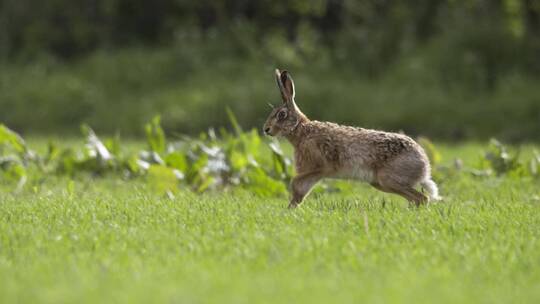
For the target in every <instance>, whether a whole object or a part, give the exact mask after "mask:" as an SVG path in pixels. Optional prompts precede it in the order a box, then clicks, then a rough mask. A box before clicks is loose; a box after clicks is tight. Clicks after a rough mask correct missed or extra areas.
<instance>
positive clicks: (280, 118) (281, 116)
mask: <svg viewBox="0 0 540 304" xmlns="http://www.w3.org/2000/svg"><path fill="white" fill-rule="evenodd" d="M285 117H287V112H286V111H281V112H279V113H278V115H277V118H278V119H279V120H283V119H285Z"/></svg>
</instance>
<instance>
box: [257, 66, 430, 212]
mask: <svg viewBox="0 0 540 304" xmlns="http://www.w3.org/2000/svg"><path fill="white" fill-rule="evenodd" d="M276 81H277V84H278V87H279V91H280V92H281V98H282V99H283V104H282V105H280V106H279V107H276V108H274V109H273V110H272V112H271V113H270V116H269V117H268V119H267V120H266V123H265V124H264V130H263V131H264V133H265V134H267V135H269V136H283V137H285V138H287V140H288V141H289V142H290V143H291V144H292V145H293V147H294V161H295V167H296V172H297V175H296V176H295V177H294V178H293V179H292V182H291V186H290V187H291V192H292V193H291V194H292V195H291V200H290V204H289V207H290V208H295V207H297V206H298V205H299V204H300V203H301V202H302V200H303V199H304V197H305V196H306V195H307V194H308V193H309V191H310V190H311V188H312V187H313V186H314V185H315V184H316V183H317V182H318V181H319V180H321V179H322V178H343V179H355V180H360V181H363V182H367V183H369V184H371V185H372V186H373V187H375V188H377V189H379V190H381V191H384V192H389V193H395V194H398V195H401V196H402V197H404V198H406V199H407V200H408V201H409V202H412V203H414V204H415V205H416V206H419V205H421V204H424V203H426V202H428V201H429V200H438V199H440V198H439V194H438V188H437V185H436V184H435V182H433V180H432V179H431V168H430V164H429V160H428V158H427V156H426V153H425V152H424V150H423V149H422V147H420V145H418V144H417V143H416V142H415V141H414V140H412V139H411V138H410V137H408V136H406V135H402V134H397V133H389V132H382V131H376V130H369V129H363V128H355V127H348V126H341V125H338V124H335V123H331V122H320V121H316V120H310V119H308V118H307V117H306V115H304V114H303V113H302V111H300V109H299V108H298V106H297V105H296V103H295V101H294V95H295V91H294V82H293V80H292V78H291V75H290V74H289V73H288V72H287V71H283V72H280V71H279V70H277V69H276ZM418 184H419V185H421V187H422V188H423V189H425V190H426V191H427V193H428V196H426V195H424V194H423V193H421V192H419V191H417V190H416V189H415V188H414V187H415V186H416V185H418Z"/></svg>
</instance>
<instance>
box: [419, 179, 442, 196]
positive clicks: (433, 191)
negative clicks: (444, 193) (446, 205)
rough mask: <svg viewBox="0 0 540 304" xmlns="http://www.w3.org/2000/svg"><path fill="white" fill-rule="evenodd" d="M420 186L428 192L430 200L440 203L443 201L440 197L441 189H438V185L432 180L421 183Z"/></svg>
mask: <svg viewBox="0 0 540 304" xmlns="http://www.w3.org/2000/svg"><path fill="white" fill-rule="evenodd" d="M420 185H421V186H422V188H423V189H425V190H426V191H427V192H428V196H429V199H430V200H432V201H440V200H441V199H442V197H440V196H439V187H437V184H435V182H434V181H433V180H432V179H431V178H428V179H426V180H424V181H422V182H420Z"/></svg>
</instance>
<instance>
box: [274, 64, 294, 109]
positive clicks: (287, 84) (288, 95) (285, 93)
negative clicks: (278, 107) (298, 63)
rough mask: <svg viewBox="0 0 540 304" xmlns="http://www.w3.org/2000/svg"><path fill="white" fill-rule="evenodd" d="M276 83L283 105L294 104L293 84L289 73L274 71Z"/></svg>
mask: <svg viewBox="0 0 540 304" xmlns="http://www.w3.org/2000/svg"><path fill="white" fill-rule="evenodd" d="M276 82H277V84H278V87H279V91H280V93H281V98H282V99H283V103H290V104H294V82H293V80H292V78H291V76H290V74H289V72H287V71H283V72H280V71H279V70H278V69H276Z"/></svg>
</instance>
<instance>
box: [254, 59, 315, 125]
mask: <svg viewBox="0 0 540 304" xmlns="http://www.w3.org/2000/svg"><path fill="white" fill-rule="evenodd" d="M276 81H277V85H278V88H279V91H280V93H281V99H282V100H283V102H282V104H281V105H279V106H277V107H274V108H273V109H272V112H270V115H269V116H268V118H267V119H266V122H265V123H264V127H263V131H264V133H265V134H266V135H270V136H286V135H289V134H291V133H292V132H293V131H294V130H295V129H296V127H297V126H298V125H299V124H300V123H301V122H302V121H304V120H306V116H305V115H304V114H303V113H302V112H301V111H300V109H299V108H298V107H297V106H296V103H295V102H294V82H293V80H292V78H291V75H290V74H289V72H287V71H283V72H280V71H279V70H278V69H276Z"/></svg>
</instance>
